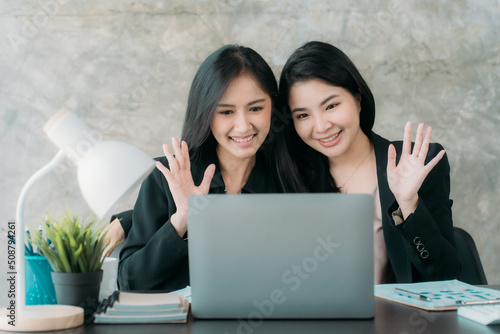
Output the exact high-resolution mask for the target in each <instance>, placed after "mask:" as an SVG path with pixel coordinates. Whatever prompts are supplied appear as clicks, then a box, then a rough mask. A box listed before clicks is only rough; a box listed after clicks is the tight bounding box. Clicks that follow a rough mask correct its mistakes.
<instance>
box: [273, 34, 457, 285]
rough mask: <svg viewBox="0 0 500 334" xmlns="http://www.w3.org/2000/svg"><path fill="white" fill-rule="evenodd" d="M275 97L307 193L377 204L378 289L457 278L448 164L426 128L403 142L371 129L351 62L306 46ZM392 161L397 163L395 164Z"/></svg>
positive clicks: (329, 48)
mask: <svg viewBox="0 0 500 334" xmlns="http://www.w3.org/2000/svg"><path fill="white" fill-rule="evenodd" d="M280 95H281V97H282V100H283V101H284V102H285V103H286V104H287V106H285V110H288V112H289V113H291V115H292V117H293V125H291V124H290V125H289V128H290V131H291V132H292V137H293V142H294V145H293V147H294V152H293V153H294V157H295V159H296V160H297V161H300V163H298V166H300V167H301V170H300V172H301V174H302V175H303V176H304V179H305V181H306V184H307V186H308V187H309V190H311V191H314V192H341V193H366V194H370V195H372V196H373V199H374V221H373V228H374V237H375V240H374V244H375V249H374V253H375V283H376V284H378V283H390V282H416V281H428V280H442V279H451V278H456V277H457V275H458V272H459V269H460V265H459V262H458V256H457V252H456V250H455V243H454V237H453V221H452V218H451V205H452V201H451V200H450V198H449V195H450V175H449V172H450V166H449V164H448V160H447V158H446V155H445V152H444V150H443V148H442V146H441V145H439V144H430V135H431V131H430V128H428V130H427V131H426V132H425V134H424V126H423V124H420V125H419V126H418V128H417V136H416V139H415V143H414V145H413V144H412V142H411V124H410V123H407V125H406V127H405V130H404V140H403V141H402V142H389V141H388V140H386V139H384V138H382V137H380V136H378V135H377V134H376V133H374V132H373V131H372V126H373V123H374V120H375V100H374V98H373V95H372V93H371V91H370V88H369V87H368V85H367V84H366V82H365V81H364V79H363V78H362V76H361V74H360V73H359V72H358V70H357V69H356V67H355V66H354V64H353V63H352V62H351V60H350V59H349V58H348V57H347V56H346V55H345V54H344V53H343V52H342V51H340V50H339V49H337V48H336V47H334V46H333V45H330V44H327V43H322V42H309V43H307V44H305V45H304V46H302V47H300V48H299V49H297V50H296V51H295V52H294V53H293V54H292V55H291V56H290V58H289V59H288V61H287V63H286V64H285V67H284V68H283V71H282V73H281V78H280ZM396 161H397V163H396Z"/></svg>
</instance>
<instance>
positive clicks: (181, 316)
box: [94, 291, 189, 324]
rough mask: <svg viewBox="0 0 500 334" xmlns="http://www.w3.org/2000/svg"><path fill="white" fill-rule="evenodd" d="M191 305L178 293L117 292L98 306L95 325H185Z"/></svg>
mask: <svg viewBox="0 0 500 334" xmlns="http://www.w3.org/2000/svg"><path fill="white" fill-rule="evenodd" d="M188 308H189V302H188V300H187V299H186V298H184V297H183V296H181V295H178V294H176V293H139V292H124V291H115V292H114V293H113V294H112V295H110V296H109V297H108V298H106V299H104V301H103V302H102V303H101V304H100V305H99V307H98V308H97V311H96V312H95V314H94V322H95V323H99V324H138V323H171V322H173V323H179V322H186V320H187V312H188Z"/></svg>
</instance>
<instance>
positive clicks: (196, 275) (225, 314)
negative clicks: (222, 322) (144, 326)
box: [188, 193, 374, 319]
mask: <svg viewBox="0 0 500 334" xmlns="http://www.w3.org/2000/svg"><path fill="white" fill-rule="evenodd" d="M188 231H189V241H188V244H189V247H188V252H189V271H190V285H191V292H192V296H191V298H192V299H191V310H192V313H193V315H194V316H195V317H196V318H204V319H214V318H216V319H217V318H218V319H223V318H228V319H234V318H242V319H256V318H258V319H268V318H269V319H287V318H295V319H301V318H308V319H337V318H371V317H373V315H374V294H373V197H372V196H371V195H364V194H363V195H361V194H359V195H357V194H333V193H330V194H319V193H316V194H240V195H203V196H192V197H190V198H189V199H188Z"/></svg>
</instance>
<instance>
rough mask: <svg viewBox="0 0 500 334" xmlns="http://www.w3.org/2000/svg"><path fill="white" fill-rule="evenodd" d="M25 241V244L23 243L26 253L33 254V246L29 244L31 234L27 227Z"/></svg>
mask: <svg viewBox="0 0 500 334" xmlns="http://www.w3.org/2000/svg"><path fill="white" fill-rule="evenodd" d="M26 243H27V245H24V248H25V251H26V255H31V256H32V255H35V253H34V252H33V246H31V236H30V231H29V229H28V227H26Z"/></svg>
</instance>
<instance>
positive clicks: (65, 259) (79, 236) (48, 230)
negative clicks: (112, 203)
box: [30, 211, 107, 273]
mask: <svg viewBox="0 0 500 334" xmlns="http://www.w3.org/2000/svg"><path fill="white" fill-rule="evenodd" d="M43 221H44V222H45V235H44V234H43V233H42V231H38V230H37V231H35V230H31V232H30V234H31V241H32V243H33V244H34V245H36V246H37V247H38V249H39V252H41V253H42V255H43V256H45V258H46V259H47V260H48V261H49V263H50V266H51V267H52V270H53V271H55V272H64V273H89V272H96V271H100V270H101V267H102V263H103V261H104V259H103V258H102V255H103V252H104V249H105V248H106V246H107V245H106V243H105V242H104V239H105V234H106V232H104V233H103V235H101V231H102V230H103V228H102V227H99V226H98V225H97V219H94V220H90V221H89V219H87V220H86V221H84V222H82V221H81V220H80V219H79V218H78V217H76V216H74V215H72V214H70V213H69V211H67V212H66V213H65V215H63V216H62V217H61V218H59V219H58V220H57V221H55V220H53V219H52V218H51V217H50V215H48V216H47V218H46V219H44V220H43Z"/></svg>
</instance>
